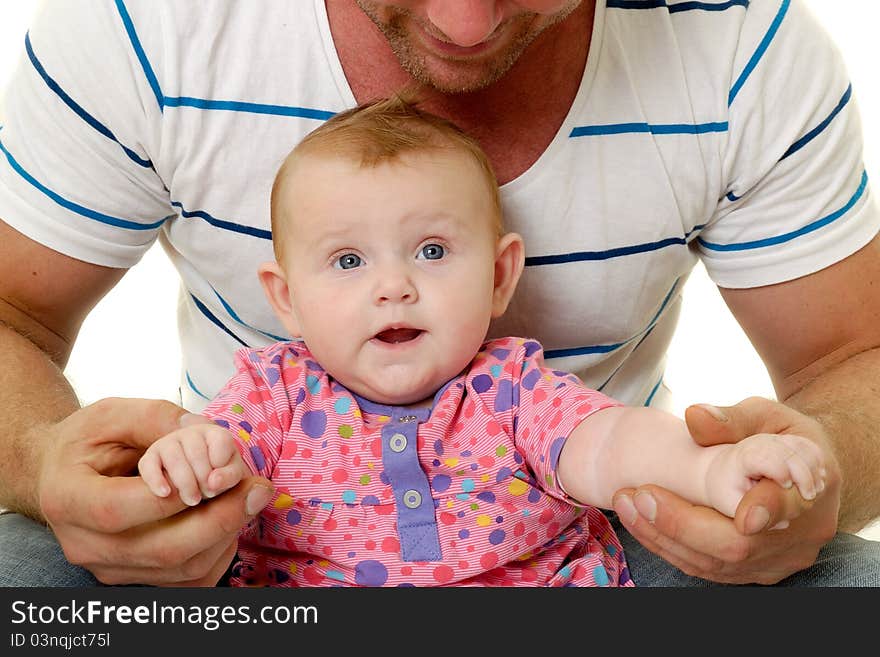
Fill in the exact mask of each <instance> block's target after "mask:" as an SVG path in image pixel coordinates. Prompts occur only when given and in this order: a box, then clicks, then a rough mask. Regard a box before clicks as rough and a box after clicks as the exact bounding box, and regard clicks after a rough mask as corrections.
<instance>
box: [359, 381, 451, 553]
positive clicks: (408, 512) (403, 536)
mask: <svg viewBox="0 0 880 657" xmlns="http://www.w3.org/2000/svg"><path fill="white" fill-rule="evenodd" d="M449 383H451V382H449ZM449 383H447V384H446V385H444V386H443V387H442V388H441V389H440V390H438V391H437V393H436V395H435V396H434V404H432V405H431V408H407V407H406V406H386V405H384V404H377V403H375V402H372V401H370V400H369V399H364V398H363V397H361V396H359V395H354V397H355V399H356V400H357V402H358V404H359V405H360V407H361V408H362V409H363V410H365V411H367V412H368V413H376V414H380V415H385V416H387V417H389V418H390V419H389V421H388V423H387V424H385V426H383V427H382V467H383V469H384V472H383V478H384V479H385V480H387V481H388V483H389V484H390V486H391V491H392V492H393V493H394V501H395V502H396V507H397V537H398V539H399V540H400V556H401V558H402V559H403V560H404V561H441V560H442V559H443V553H442V551H441V549H440V535H439V533H438V531H437V517H436V515H435V514H434V498H433V496H432V495H431V484H430V483H429V481H428V475H427V474H426V473H425V471H424V470H423V469H422V465H421V463H419V453H418V434H419V425H420V424H421V423H422V422H426V421H427V420H428V418H430V417H431V411H432V410H433V408H434V405H435V404H436V402H437V400H438V399H439V398H440V396H441V395H442V394H443V392H444V391H445V390H446V388H447V387H448V386H449Z"/></svg>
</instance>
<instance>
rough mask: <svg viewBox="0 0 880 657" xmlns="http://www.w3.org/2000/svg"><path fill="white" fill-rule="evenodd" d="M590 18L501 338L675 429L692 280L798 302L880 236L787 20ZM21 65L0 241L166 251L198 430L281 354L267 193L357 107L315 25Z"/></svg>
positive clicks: (251, 0)
mask: <svg viewBox="0 0 880 657" xmlns="http://www.w3.org/2000/svg"><path fill="white" fill-rule="evenodd" d="M596 5H597V6H596V14H595V25H594V28H593V34H592V41H591V45H590V53H589V57H588V60H587V66H586V69H585V71H584V75H583V79H582V81H581V85H580V90H579V92H578V94H577V97H576V98H575V101H574V103H573V105H572V107H571V109H570V111H569V114H568V116H567V117H566V119H565V121H564V123H563V124H562V126H561V127H560V129H559V132H558V134H557V135H556V137H555V138H554V139H553V141H552V143H551V144H550V146H549V147H548V148H547V150H546V151H545V152H544V153H543V155H541V157H540V158H539V159H538V160H537V161H536V162H535V163H534V164H533V166H532V167H530V168H529V169H528V170H527V171H526V172H525V173H523V174H522V175H521V176H519V177H518V178H517V179H515V180H513V181H511V182H510V183H508V184H506V185H504V186H503V188H502V199H503V204H504V210H505V215H506V223H507V226H508V228H509V229H510V230H515V231H517V232H519V233H521V234H522V235H523V236H524V238H525V243H526V255H527V262H526V268H525V272H524V274H523V277H522V280H521V283H520V285H519V288H518V290H517V293H516V295H515V298H514V302H513V304H512V305H511V307H510V310H509V311H508V313H507V314H506V315H505V317H504V318H502V319H501V320H500V321H498V322H497V323H496V324H494V325H493V327H492V335H493V336H497V335H508V334H511V335H521V336H528V337H532V338H537V339H538V340H540V341H541V342H542V343H543V345H544V347H545V350H546V355H547V357H548V364H549V365H550V366H551V367H555V368H557V369H561V370H568V371H572V372H575V373H576V374H578V375H579V376H580V377H581V378H582V379H583V380H584V381H585V382H586V383H587V385H589V386H591V387H593V388H597V389H600V390H602V391H603V392H605V393H606V394H608V395H610V396H612V397H616V398H618V399H620V400H621V401H623V402H625V403H628V404H662V403H663V401H664V394H665V390H664V387H663V386H662V375H663V368H664V359H665V352H666V348H667V346H668V344H669V341H670V338H671V336H672V332H673V330H674V326H675V323H676V320H677V318H678V313H679V309H680V300H681V290H682V287H683V286H684V283H685V280H686V278H687V276H688V273H689V272H690V271H691V269H692V267H693V265H694V264H695V262H696V259H697V258H698V257H700V258H702V259H703V262H704V263H705V265H706V268H707V270H708V272H709V274H710V276H711V277H712V278H713V279H714V281H715V282H716V283H718V284H719V285H721V286H724V287H733V288H742V287H754V286H760V285H767V284H771V283H777V282H781V281H786V280H790V279H793V278H796V277H799V276H803V275H805V274H808V273H810V272H814V271H817V270H819V269H822V268H824V267H826V266H828V265H830V264H832V263H834V262H836V261H838V260H840V259H842V258H844V257H846V256H847V255H849V254H851V253H853V252H854V251H856V250H857V249H859V248H860V247H862V246H863V245H865V244H866V243H867V242H868V241H870V239H871V238H872V237H873V236H874V235H875V234H876V233H877V231H878V228H880V212H878V210H877V207H876V206H875V204H874V202H873V200H872V197H871V194H870V191H869V188H868V187H867V185H866V181H867V176H866V174H865V170H864V165H863V163H862V152H861V149H862V141H861V128H860V124H859V119H858V114H857V111H856V107H855V102H854V100H853V98H852V93H851V90H850V88H849V81H848V78H847V74H846V72H845V70H844V68H843V64H842V60H841V58H840V56H839V54H838V53H837V51H836V49H835V48H834V46H833V45H832V44H831V43H830V42H829V40H828V38H827V36H826V35H825V33H824V32H823V31H822V30H821V28H820V27H819V26H817V25H816V23H815V21H814V20H813V18H812V17H811V16H810V15H809V14H808V12H807V11H806V10H805V8H804V7H803V6H802V5H801V4H800V2H799V1H798V0H752V1H751V2H747V1H746V0H731V1H729V2H723V1H714V2H678V3H673V2H670V3H667V4H664V3H663V2H653V1H649V2H633V1H629V0H607V1H602V0H599V1H598V2H597V3H596ZM585 36H586V35H585ZM27 46H28V52H27V54H26V56H25V57H24V58H23V59H22V65H21V66H20V67H19V69H18V71H17V73H16V75H15V77H14V79H13V81H12V83H11V85H10V87H9V89H8V94H7V97H6V99H5V106H4V113H5V125H4V126H3V128H2V130H0V149H2V157H0V217H2V218H3V219H4V220H5V221H6V222H7V223H9V224H10V225H11V226H13V227H14V228H15V229H17V230H19V231H20V232H22V233H24V234H25V235H27V236H29V237H31V238H32V239H35V240H37V241H39V242H41V243H43V244H45V245H47V246H49V247H51V248H52V249H55V250H57V251H60V252H62V253H65V254H67V255H70V256H73V257H75V258H78V259H81V260H85V261H88V262H93V263H98V264H101V265H106V266H110V267H130V266H131V265H133V264H135V263H136V262H137V261H138V259H139V258H140V257H141V256H142V255H143V253H144V252H145V251H146V249H147V248H148V247H149V246H150V245H151V244H152V243H153V241H154V240H155V239H156V238H157V237H158V238H159V239H160V240H161V242H162V244H163V246H164V247H165V249H166V251H167V253H168V254H169V256H170V258H171V260H172V261H173V263H174V265H175V266H176V267H177V269H178V271H179V272H180V275H181V278H182V280H183V287H182V292H181V303H180V318H179V324H180V333H181V340H182V352H183V355H184V356H183V358H184V362H183V364H182V373H181V395H182V401H183V404H184V405H185V406H186V407H188V408H190V409H192V410H199V409H200V408H202V407H203V406H204V404H205V403H206V400H207V398H209V397H211V395H212V394H213V393H214V392H215V391H217V390H218V389H219V388H220V387H221V386H222V384H223V383H224V382H225V381H226V379H227V378H228V377H229V376H230V375H231V374H232V373H233V365H232V353H233V351H234V350H235V349H237V348H238V347H241V346H242V345H247V346H252V347H255V346H261V345H264V344H266V343H267V342H269V341H271V340H274V339H278V338H285V337H286V336H285V333H284V329H283V328H282V327H281V325H280V323H279V322H278V321H277V319H276V318H275V317H274V316H273V314H272V311H271V309H270V307H269V305H268V303H267V302H266V301H265V299H264V297H263V293H262V291H261V289H260V286H259V283H258V280H257V276H256V270H257V266H258V264H259V263H261V262H263V261H266V260H270V259H271V258H272V249H271V243H270V238H271V234H270V230H269V206H268V200H269V190H270V185H271V182H272V179H273V176H274V174H275V171H276V169H277V167H278V165H279V164H280V162H281V161H282V160H283V158H284V157H285V155H286V154H287V153H288V152H289V151H290V149H291V148H292V147H293V146H294V145H295V144H296V143H297V141H298V140H300V139H301V138H302V137H303V136H304V135H305V134H307V133H308V132H309V131H311V130H312V129H314V128H315V127H316V126H318V125H319V124H320V122H321V121H323V120H325V119H326V118H328V117H329V116H331V115H332V114H333V113H335V112H338V111H340V110H343V109H346V108H349V107H352V106H354V104H355V100H354V96H353V94H352V91H351V89H350V87H349V85H348V83H347V81H346V79H345V76H344V74H343V71H342V67H341V65H340V63H339V59H338V57H337V55H336V51H335V49H334V46H333V43H332V40H331V36H330V30H329V25H328V21H327V15H326V10H325V7H324V2H323V0H297V2H277V1H270V0H248V1H247V2H241V1H233V0H229V1H222V2H221V1H219V0H218V1H216V2H211V3H210V4H209V5H206V4H204V3H195V2H180V1H179V0H117V2H100V3H89V4H88V5H83V3H81V2H77V1H74V0H67V1H62V0H56V1H55V2H52V3H46V5H45V7H44V9H43V11H42V13H41V14H40V16H39V17H38V19H37V20H36V23H35V25H34V26H33V28H32V29H31V31H30V33H29V37H28V44H27ZM523 129H524V130H527V129H528V125H525V126H523ZM328 303H332V300H329V299H328Z"/></svg>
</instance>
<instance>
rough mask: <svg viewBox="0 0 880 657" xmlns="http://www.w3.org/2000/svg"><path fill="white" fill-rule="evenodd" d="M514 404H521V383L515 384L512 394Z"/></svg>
mask: <svg viewBox="0 0 880 657" xmlns="http://www.w3.org/2000/svg"><path fill="white" fill-rule="evenodd" d="M510 399H511V400H512V401H513V405H514V406H519V384H518V383H517V384H516V385H515V386H513V394H512V395H511V396H510Z"/></svg>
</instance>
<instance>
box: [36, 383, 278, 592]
mask: <svg viewBox="0 0 880 657" xmlns="http://www.w3.org/2000/svg"><path fill="white" fill-rule="evenodd" d="M199 421H207V420H205V419H204V418H201V417H200V416H192V415H190V414H187V412H186V411H185V410H184V409H182V408H180V407H178V406H176V405H174V404H172V403H171V402H167V401H160V400H145V399H103V400H101V401H98V402H96V403H94V404H91V405H90V406H86V407H85V408H82V409H80V410H78V411H76V412H74V413H72V414H71V415H69V416H68V417H66V418H65V419H64V420H62V421H61V422H59V423H57V424H54V425H43V426H40V427H36V428H35V429H34V430H33V431H34V432H35V433H36V432H43V433H44V434H46V433H49V434H51V435H49V436H46V435H43V436H41V438H42V440H40V441H39V442H40V444H42V445H45V446H46V452H45V454H44V455H43V460H42V467H41V469H40V475H39V480H38V482H37V492H38V494H39V501H40V508H41V510H42V512H43V515H44V517H45V519H46V520H47V522H48V523H49V525H50V527H51V528H52V530H53V531H54V532H55V535H56V537H57V538H58V541H59V542H60V544H61V547H62V549H63V550H64V554H65V556H66V558H67V559H68V561H70V562H71V563H73V564H76V565H79V566H83V567H84V568H86V569H88V570H90V571H91V572H92V573H93V574H94V575H95V577H97V578H98V580H99V581H101V582H103V583H105V584H149V585H156V586H213V585H214V584H216V583H217V582H218V580H219V579H220V577H221V576H222V575H223V573H224V572H225V571H226V569H227V568H228V566H229V564H230V563H231V561H232V558H233V556H234V554H235V549H236V544H237V537H238V532H239V530H240V529H241V527H242V526H243V525H244V524H245V523H246V522H247V521H248V520H249V519H250V518H253V517H254V516H255V515H256V514H257V513H259V511H260V510H261V509H262V508H263V507H264V506H265V505H266V504H267V503H268V502H269V500H270V499H271V497H272V493H273V488H272V484H271V483H270V482H269V481H268V480H266V479H263V478H261V477H248V478H247V479H245V480H243V481H242V482H241V483H239V484H238V485H237V486H236V487H235V488H232V489H231V490H229V491H227V492H226V493H224V494H223V495H220V496H218V497H216V498H214V499H212V500H210V501H207V502H203V503H202V504H200V505H198V506H195V507H188V506H187V505H186V504H185V503H184V502H183V501H181V500H180V499H179V498H178V496H177V495H176V494H174V495H171V496H169V497H166V498H160V497H157V496H155V495H153V493H151V492H150V491H149V489H148V488H147V486H146V484H145V483H144V482H143V480H142V479H141V478H140V477H139V476H136V474H134V475H133V474H132V473H136V466H137V462H138V459H139V458H140V456H141V455H142V454H143V451H144V450H145V449H146V448H147V447H148V446H149V445H150V444H152V442H153V441H154V440H156V439H157V438H159V437H161V436H163V435H165V434H167V433H169V432H171V431H173V430H175V429H178V428H180V426H182V424H191V423H193V422H199Z"/></svg>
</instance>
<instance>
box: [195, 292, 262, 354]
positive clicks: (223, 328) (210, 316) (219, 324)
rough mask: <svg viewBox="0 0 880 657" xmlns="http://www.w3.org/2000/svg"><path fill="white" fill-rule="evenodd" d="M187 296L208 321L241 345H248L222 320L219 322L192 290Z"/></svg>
mask: <svg viewBox="0 0 880 657" xmlns="http://www.w3.org/2000/svg"><path fill="white" fill-rule="evenodd" d="M189 296H190V298H191V299H192V300H193V303H195V304H196V308H198V309H199V312H200V313H202V314H203V315H204V316H205V317H207V318H208V320H210V322H211V323H212V324H214V325H215V326H217V327H218V328H219V329H220V330H221V331H223V332H224V333H226V334H227V335H228V336H230V337H231V338H232V339H233V340H235V341H236V342H237V343H238V344H240V345H241V346H243V347H250V345H249V344H248V343H246V342H245V341H244V340H242V339H241V338H240V337H238V336H237V335H236V334H235V333H233V332H232V331H231V330H229V329H228V328H227V327H226V325H225V324H224V323H223V322H221V321H220V319H219V318H218V317H217V316H216V315H215V314H214V313H212V312H211V311H210V310H209V309H208V307H207V306H206V305H205V304H204V303H202V302H201V301H200V300H199V299H198V298H197V297H196V295H194V294H193V293H192V292H190V294H189Z"/></svg>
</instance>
